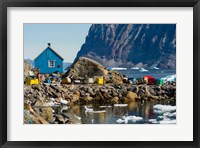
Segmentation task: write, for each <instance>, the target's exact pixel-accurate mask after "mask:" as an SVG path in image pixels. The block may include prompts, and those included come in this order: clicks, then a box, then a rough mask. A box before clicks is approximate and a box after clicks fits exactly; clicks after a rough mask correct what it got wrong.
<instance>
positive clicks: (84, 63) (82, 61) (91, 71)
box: [63, 57, 108, 78]
mask: <svg viewBox="0 0 200 148" xmlns="http://www.w3.org/2000/svg"><path fill="white" fill-rule="evenodd" d="M107 74H108V71H107V70H106V69H105V67H104V66H103V65H101V64H99V63H97V62H96V61H94V60H91V59H89V58H86V57H81V58H79V59H77V61H75V62H74V63H73V65H72V66H71V67H70V68H69V70H68V71H67V72H66V73H65V74H64V75H63V78H64V77H67V76H70V77H73V78H87V77H94V76H105V75H107Z"/></svg>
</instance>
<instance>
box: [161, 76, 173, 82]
mask: <svg viewBox="0 0 200 148" xmlns="http://www.w3.org/2000/svg"><path fill="white" fill-rule="evenodd" d="M161 80H163V81H164V82H175V81H176V74H174V75H169V76H166V77H164V78H161Z"/></svg>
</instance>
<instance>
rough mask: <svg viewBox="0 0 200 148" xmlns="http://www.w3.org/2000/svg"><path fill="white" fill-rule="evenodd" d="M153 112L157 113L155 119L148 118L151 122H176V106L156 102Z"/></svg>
mask: <svg viewBox="0 0 200 148" xmlns="http://www.w3.org/2000/svg"><path fill="white" fill-rule="evenodd" d="M153 112H154V113H156V114H159V116H157V117H156V119H149V123H152V124H176V106H170V105H161V104H157V105H155V106H154V107H153Z"/></svg>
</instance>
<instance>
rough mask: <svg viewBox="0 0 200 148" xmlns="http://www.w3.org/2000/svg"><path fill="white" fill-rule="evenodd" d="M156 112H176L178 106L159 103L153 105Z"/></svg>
mask: <svg viewBox="0 0 200 148" xmlns="http://www.w3.org/2000/svg"><path fill="white" fill-rule="evenodd" d="M153 111H154V113H165V112H175V111H176V106H171V105H161V104H157V105H155V106H154V107H153Z"/></svg>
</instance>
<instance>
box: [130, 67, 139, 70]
mask: <svg viewBox="0 0 200 148" xmlns="http://www.w3.org/2000/svg"><path fill="white" fill-rule="evenodd" d="M130 69H134V70H138V69H139V67H132V68H130Z"/></svg>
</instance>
